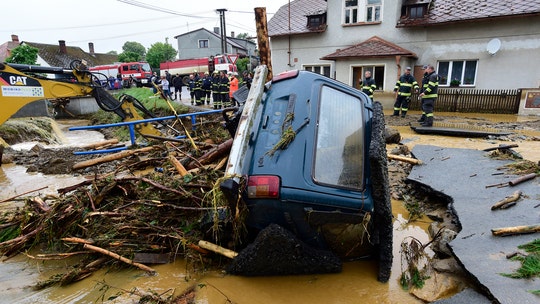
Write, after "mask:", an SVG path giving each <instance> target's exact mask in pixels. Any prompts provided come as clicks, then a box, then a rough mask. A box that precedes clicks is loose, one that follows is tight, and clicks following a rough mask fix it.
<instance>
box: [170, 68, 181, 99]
mask: <svg viewBox="0 0 540 304" xmlns="http://www.w3.org/2000/svg"><path fill="white" fill-rule="evenodd" d="M172 85H173V87H174V93H173V96H174V99H177V98H178V100H179V101H182V87H183V86H184V82H183V81H182V77H180V74H178V73H176V76H174V77H173V80H172Z"/></svg>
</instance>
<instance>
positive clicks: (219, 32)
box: [214, 26, 221, 35]
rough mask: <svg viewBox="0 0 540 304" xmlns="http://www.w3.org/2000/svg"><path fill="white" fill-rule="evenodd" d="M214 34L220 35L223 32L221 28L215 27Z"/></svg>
mask: <svg viewBox="0 0 540 304" xmlns="http://www.w3.org/2000/svg"><path fill="white" fill-rule="evenodd" d="M214 33H216V34H218V35H220V34H221V31H220V30H219V27H217V26H215V27H214Z"/></svg>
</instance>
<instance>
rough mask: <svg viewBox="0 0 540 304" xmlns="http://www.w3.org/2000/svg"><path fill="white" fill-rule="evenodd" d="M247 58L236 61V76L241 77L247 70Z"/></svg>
mask: <svg viewBox="0 0 540 304" xmlns="http://www.w3.org/2000/svg"><path fill="white" fill-rule="evenodd" d="M248 64H249V57H244V58H238V59H237V60H236V68H237V69H238V75H242V73H243V72H244V71H247V70H248V69H249V67H248Z"/></svg>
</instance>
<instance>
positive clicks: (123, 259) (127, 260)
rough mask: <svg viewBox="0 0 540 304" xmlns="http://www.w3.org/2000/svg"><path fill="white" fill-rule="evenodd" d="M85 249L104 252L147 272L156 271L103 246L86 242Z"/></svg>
mask: <svg viewBox="0 0 540 304" xmlns="http://www.w3.org/2000/svg"><path fill="white" fill-rule="evenodd" d="M84 249H89V250H92V251H95V252H99V253H101V254H104V255H107V256H110V257H111V258H114V259H117V260H119V261H122V262H124V263H126V264H129V265H133V266H135V267H138V268H139V269H141V270H144V271H147V272H151V273H155V272H156V271H155V270H154V269H152V268H150V267H148V266H146V265H144V264H141V263H137V262H133V261H132V260H130V259H128V258H125V257H123V256H121V255H119V254H117V253H114V252H112V251H109V250H106V249H103V248H100V247H97V246H94V245H90V244H84Z"/></svg>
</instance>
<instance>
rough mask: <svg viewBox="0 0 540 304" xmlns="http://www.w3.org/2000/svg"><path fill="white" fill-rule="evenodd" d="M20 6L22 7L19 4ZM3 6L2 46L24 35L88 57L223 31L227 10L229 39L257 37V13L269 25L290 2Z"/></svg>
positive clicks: (69, 1) (29, 0)
mask: <svg viewBox="0 0 540 304" xmlns="http://www.w3.org/2000/svg"><path fill="white" fill-rule="evenodd" d="M19 1H20V2H19ZM19 1H2V12H3V14H2V27H1V28H0V44H2V43H5V42H7V41H11V35H12V34H14V35H18V36H19V41H28V42H36V43H46V44H58V41H59V40H65V41H66V45H67V46H78V47H80V48H82V49H83V50H84V51H86V52H88V51H89V49H88V43H89V42H92V43H93V44H94V51H95V52H96V53H107V52H109V51H116V52H118V53H121V52H122V46H123V45H124V43H125V42H126V41H135V42H139V43H141V44H142V45H143V46H144V47H145V48H146V49H148V48H149V47H150V46H151V45H152V44H154V43H156V42H163V43H165V42H168V43H170V44H171V45H172V46H173V47H174V48H175V49H177V42H176V39H175V38H174V37H175V36H178V35H181V34H184V33H187V32H190V31H193V30H197V29H200V28H205V29H207V30H210V31H213V29H214V27H219V25H220V15H219V13H218V12H217V11H216V10H217V9H226V10H227V11H226V12H225V22H226V25H225V29H226V31H227V36H230V34H231V32H233V31H234V32H235V35H238V34H240V33H248V34H249V35H251V36H253V37H255V35H256V31H255V14H254V8H255V7H265V8H266V14H267V20H270V19H271V18H272V16H273V15H274V13H276V12H277V10H278V9H279V8H280V7H281V6H283V5H285V4H288V3H289V0H187V1H186V0H85V1H82V0H19Z"/></svg>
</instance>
